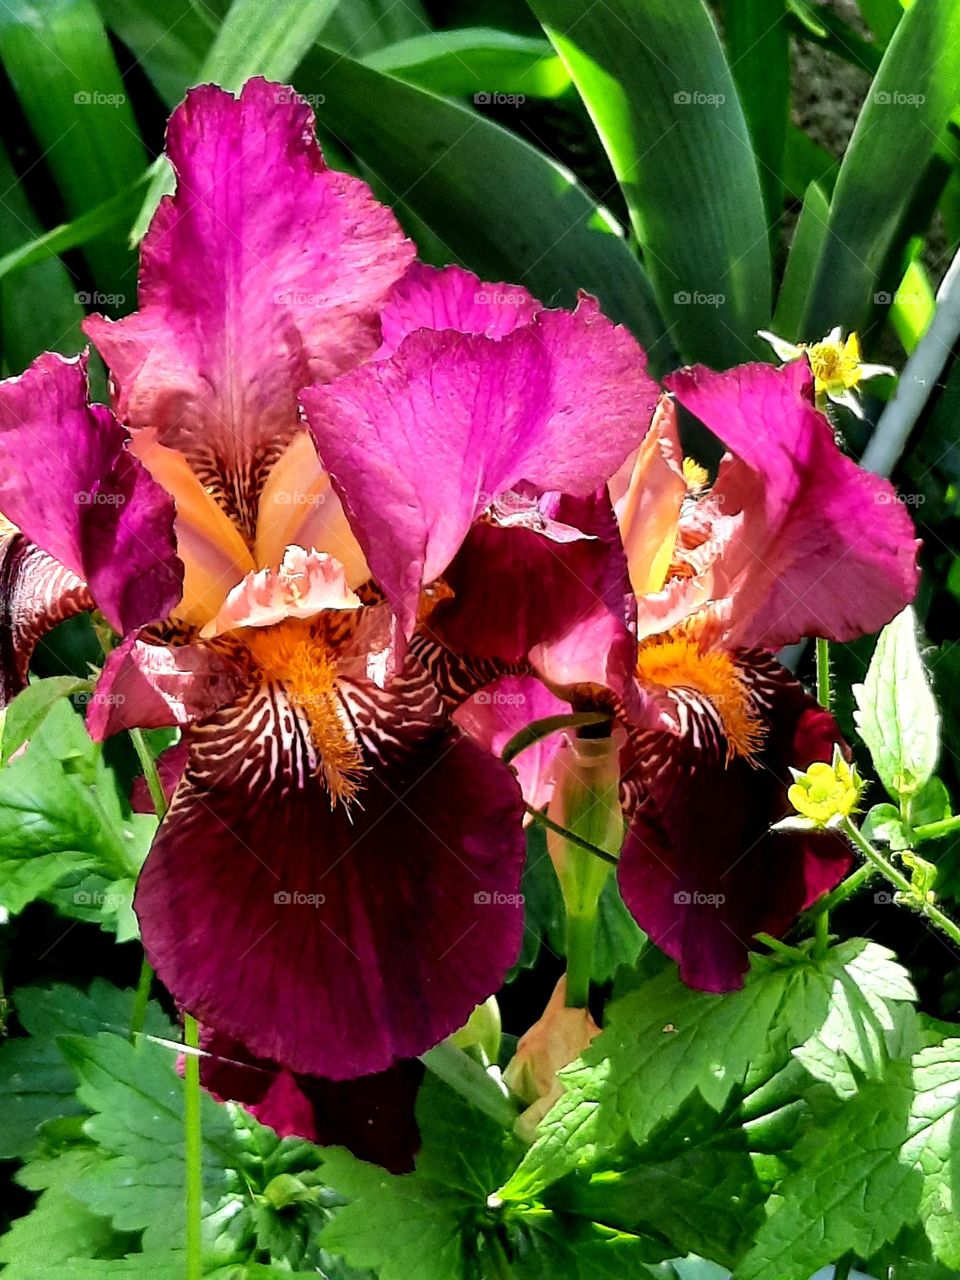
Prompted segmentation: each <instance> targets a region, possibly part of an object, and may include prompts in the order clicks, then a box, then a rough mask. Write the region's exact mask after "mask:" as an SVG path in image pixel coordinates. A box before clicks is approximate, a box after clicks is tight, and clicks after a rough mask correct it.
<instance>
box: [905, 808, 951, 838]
mask: <svg viewBox="0 0 960 1280" xmlns="http://www.w3.org/2000/svg"><path fill="white" fill-rule="evenodd" d="M955 831H960V814H958V815H956V816H954V817H952V818H941V819H940V821H939V822H925V823H923V825H922V826H919V827H914V828H913V834H914V835H915V836H916V837H917V839H918V840H942V839H943V837H944V836H951V835H953V833H954V832H955Z"/></svg>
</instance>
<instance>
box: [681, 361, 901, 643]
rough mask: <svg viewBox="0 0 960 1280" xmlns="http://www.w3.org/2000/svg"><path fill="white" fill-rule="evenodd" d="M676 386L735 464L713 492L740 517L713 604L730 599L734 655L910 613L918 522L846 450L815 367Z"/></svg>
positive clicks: (704, 372) (837, 636)
mask: <svg viewBox="0 0 960 1280" xmlns="http://www.w3.org/2000/svg"><path fill="white" fill-rule="evenodd" d="M666 385H667V386H668V387H669V388H670V390H671V391H672V392H673V393H674V395H675V396H676V397H677V399H678V400H679V401H680V403H681V404H682V405H684V406H685V408H687V409H689V410H690V412H691V413H694V414H696V416H697V417H698V418H700V420H701V421H702V422H704V423H705V424H706V425H707V426H708V427H709V428H710V430H711V431H713V432H715V434H716V435H717V436H718V437H719V438H720V439H721V440H722V441H723V443H724V444H725V445H727V447H728V448H729V449H730V450H731V452H732V454H733V457H732V458H730V459H727V460H725V461H724V462H723V463H722V464H721V468H720V473H719V475H718V477H717V482H716V484H715V485H714V488H713V494H714V496H715V498H716V499H717V500H718V501H719V502H721V503H722V510H723V513H724V516H734V515H735V514H738V513H741V524H740V527H739V529H738V530H737V532H736V535H735V536H734V537H732V538H731V539H730V543H729V548H728V550H727V551H726V552H725V554H724V555H723V556H722V557H721V558H720V559H719V560H718V562H717V564H716V565H715V566H714V598H715V599H720V598H726V599H728V600H729V601H730V607H729V615H728V625H727V636H726V639H727V643H728V644H729V645H731V646H738V647H748V648H749V647H754V646H762V647H764V648H769V649H776V648H779V647H780V646H781V645H784V644H788V643H791V642H793V641H795V640H798V639H800V637H801V636H805V635H819V636H825V637H827V638H828V639H831V640H852V639H854V638H856V637H857V636H861V635H868V634H870V633H871V632H873V631H877V630H879V628H880V627H882V626H883V625H884V624H885V623H886V622H889V621H890V619H891V618H892V617H894V616H895V615H896V614H897V613H899V612H900V610H901V609H903V608H904V606H905V605H907V604H909V602H910V601H911V600H912V599H913V597H914V595H915V593H916V589H917V567H916V546H917V543H916V539H915V536H914V530H913V525H912V522H911V520H910V517H909V515H908V514H907V512H906V511H905V510H904V508H903V506H902V505H901V504H900V503H899V502H897V500H896V493H895V491H894V489H893V487H892V486H891V485H890V484H889V483H888V481H886V480H881V479H879V478H877V477H876V476H873V475H870V474H869V473H868V472H866V471H863V470H861V468H860V467H858V466H857V465H856V464H855V463H854V462H853V461H852V460H851V459H850V458H847V457H845V456H844V455H843V454H842V453H841V452H840V450H839V449H838V448H837V446H836V443H835V441H834V438H833V432H832V430H831V428H830V424H829V423H828V422H827V420H826V418H825V417H824V416H823V414H821V413H820V412H818V411H817V409H816V408H815V407H814V404H813V377H812V374H811V373H810V370H809V367H808V366H807V364H806V362H805V361H794V362H793V363H791V364H787V365H784V366H783V367H782V368H780V369H775V368H773V367H772V366H771V365H767V364H747V365H742V366H740V367H739V368H737V369H731V370H729V371H727V372H726V373H713V372H711V371H710V370H709V369H704V368H699V367H698V368H694V369H682V370H680V371H679V372H678V373H674V374H672V375H671V376H670V377H669V378H667V380H666Z"/></svg>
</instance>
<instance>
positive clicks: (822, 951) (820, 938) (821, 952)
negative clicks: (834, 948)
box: [814, 911, 830, 957]
mask: <svg viewBox="0 0 960 1280" xmlns="http://www.w3.org/2000/svg"><path fill="white" fill-rule="evenodd" d="M814 938H815V940H816V954H817V956H818V957H822V956H825V955H826V954H827V952H828V951H829V949H830V914H829V912H828V911H821V912H820V913H819V915H817V916H816V918H815V920H814Z"/></svg>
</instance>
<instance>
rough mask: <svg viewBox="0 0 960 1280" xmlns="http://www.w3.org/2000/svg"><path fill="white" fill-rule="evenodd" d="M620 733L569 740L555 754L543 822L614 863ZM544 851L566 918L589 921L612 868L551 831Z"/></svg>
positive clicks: (618, 834)
mask: <svg viewBox="0 0 960 1280" xmlns="http://www.w3.org/2000/svg"><path fill="white" fill-rule="evenodd" d="M623 741H624V732H623V730H622V729H620V728H615V729H614V731H613V733H612V734H607V735H606V736H605V737H602V738H571V739H569V740H568V741H567V742H566V744H565V745H564V747H563V748H562V749H561V750H560V751H559V752H558V753H557V757H556V761H555V764H554V772H555V778H556V782H555V785H554V790H553V798H552V799H551V801H550V807H549V808H548V809H547V816H548V817H549V818H551V819H552V820H553V821H554V822H556V823H557V824H558V825H559V826H561V827H565V828H566V829H567V830H568V831H572V832H573V833H574V834H575V835H578V836H580V838H581V839H582V840H586V841H588V843H590V844H592V845H595V846H596V847H597V848H599V849H603V850H604V851H605V852H607V853H609V854H611V855H612V856H613V857H617V856H618V855H619V853H620V846H621V844H622V843H623V813H622V811H621V809H620V747H621V746H622V744H623ZM547 849H548V851H549V853H550V857H551V859H552V861H553V865H554V868H555V869H556V872H557V876H558V878H559V880H560V885H561V888H562V890H563V900H564V903H565V905H566V909H567V914H568V916H582V915H588V916H592V915H593V914H594V913H595V912H596V907H597V900H598V898H599V896H600V892H601V890H602V889H603V886H604V885H605V884H606V882H607V878H608V876H609V875H610V871H611V869H612V868H611V865H610V863H609V862H605V861H604V860H603V859H602V858H598V857H597V856H596V855H595V854H592V853H588V852H587V851H586V850H585V849H581V848H579V847H578V846H577V845H575V844H572V843H571V842H570V841H569V840H565V839H564V837H563V836H560V835H557V834H556V833H555V832H553V831H548V832H547Z"/></svg>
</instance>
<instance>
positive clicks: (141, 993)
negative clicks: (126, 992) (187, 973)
mask: <svg viewBox="0 0 960 1280" xmlns="http://www.w3.org/2000/svg"><path fill="white" fill-rule="evenodd" d="M152 983H153V967H152V965H151V964H150V961H149V960H148V959H147V957H146V956H144V957H143V961H142V963H141V965H140V981H139V982H138V983H137V994H136V995H135V996H134V998H133V1012H132V1013H131V1015H130V1039H131V1040H136V1038H137V1036H138V1035H139V1034H140V1032H141V1031H142V1030H143V1024H144V1023H145V1022H146V1020H147V1005H148V1003H149V1001H150V987H151V985H152Z"/></svg>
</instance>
